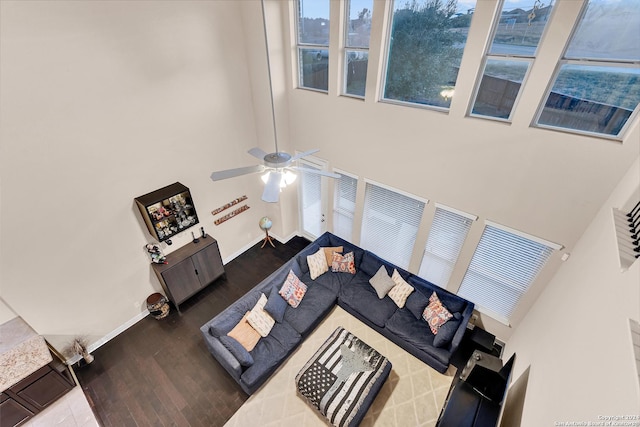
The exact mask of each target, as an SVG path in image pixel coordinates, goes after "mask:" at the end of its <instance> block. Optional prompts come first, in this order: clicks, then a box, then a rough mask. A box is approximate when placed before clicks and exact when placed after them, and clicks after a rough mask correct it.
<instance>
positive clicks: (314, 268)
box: [307, 248, 329, 280]
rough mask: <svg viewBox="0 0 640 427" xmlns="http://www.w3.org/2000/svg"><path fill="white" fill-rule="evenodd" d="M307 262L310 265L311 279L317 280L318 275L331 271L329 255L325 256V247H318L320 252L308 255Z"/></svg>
mask: <svg viewBox="0 0 640 427" xmlns="http://www.w3.org/2000/svg"><path fill="white" fill-rule="evenodd" d="M307 264H308V265H309V274H310V275H311V280H316V277H318V276H320V275H321V274H324V273H326V272H327V271H329V265H328V264H327V257H326V256H325V253H324V249H323V248H320V249H318V252H316V253H314V254H313V255H308V256H307Z"/></svg>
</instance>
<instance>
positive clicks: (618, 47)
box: [536, 0, 640, 138]
mask: <svg viewBox="0 0 640 427" xmlns="http://www.w3.org/2000/svg"><path fill="white" fill-rule="evenodd" d="M639 25H640V8H639V7H638V3H637V2H632V1H619V0H589V1H588V2H587V3H585V10H583V14H582V17H581V19H580V21H579V24H578V26H577V29H576V30H575V32H574V34H573V36H572V37H571V40H570V42H569V45H568V46H567V49H566V51H565V54H564V58H563V59H562V60H561V61H560V64H559V66H558V69H557V71H556V75H555V78H554V81H553V85H552V87H551V89H550V91H549V93H548V94H547V96H546V100H545V102H544V104H543V105H542V106H541V110H540V111H539V113H538V118H537V120H536V124H537V125H538V126H541V127H548V128H554V129H558V128H560V129H566V130H569V131H573V132H577V133H587V134H592V135H595V136H605V137H609V138H616V137H620V135H621V134H622V133H623V131H624V129H625V126H626V124H627V123H628V122H629V120H630V118H631V116H632V115H633V113H634V110H637V109H638V103H640V67H639V65H640V43H638V26H639Z"/></svg>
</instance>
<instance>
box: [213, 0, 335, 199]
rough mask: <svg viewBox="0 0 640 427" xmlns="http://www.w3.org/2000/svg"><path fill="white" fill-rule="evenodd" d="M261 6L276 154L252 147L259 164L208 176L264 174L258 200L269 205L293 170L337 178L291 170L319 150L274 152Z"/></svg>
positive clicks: (293, 176)
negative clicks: (299, 160)
mask: <svg viewBox="0 0 640 427" xmlns="http://www.w3.org/2000/svg"><path fill="white" fill-rule="evenodd" d="M261 3H262V23H263V28H264V43H265V48H266V51H267V71H268V75H269V93H270V95H271V118H272V120H273V137H274V142H275V147H276V150H275V152H273V153H267V152H265V151H264V150H262V149H261V148H258V147H254V148H252V149H250V150H249V151H248V153H249V154H251V155H252V156H254V157H256V158H258V159H260V160H261V161H262V164H259V165H255V166H246V167H242V168H234V169H227V170H222V171H216V172H213V173H212V174H211V179H212V180H213V181H220V180H223V179H228V178H235V177H237V176H241V175H248V174H252V173H260V172H265V173H264V174H263V175H262V180H263V181H264V183H265V186H264V191H263V193H262V200H264V201H265V202H269V203H276V202H277V201H278V198H279V196H280V191H281V190H282V189H283V188H284V187H286V186H287V185H289V184H291V183H293V181H295V179H296V173H295V171H296V170H303V171H304V172H305V173H307V172H308V173H312V174H316V175H322V176H327V177H330V178H340V175H339V174H337V173H331V172H326V171H322V170H318V169H313V168H300V167H298V166H295V163H294V162H295V161H296V160H298V159H301V158H303V157H306V156H310V155H311V154H313V153H316V152H318V151H320V150H319V149H313V150H309V151H305V152H303V153H299V154H296V155H295V156H292V155H291V154H288V153H285V152H284V151H280V150H278V134H277V131H276V112H275V107H274V104H273V87H272V84H271V62H270V59H269V42H268V39H267V21H266V17H265V10H264V0H262V1H261Z"/></svg>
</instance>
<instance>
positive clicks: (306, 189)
mask: <svg viewBox="0 0 640 427" xmlns="http://www.w3.org/2000/svg"><path fill="white" fill-rule="evenodd" d="M305 169H315V170H320V168H318V167H314V166H312V165H310V164H309V163H304V162H303V161H300V169H299V171H300V172H301V173H300V201H301V204H302V210H301V213H302V218H301V222H302V230H303V231H304V232H306V233H307V234H309V235H310V236H312V237H319V236H320V235H321V234H322V182H321V175H318V174H314V173H309V172H305V171H304V170H305Z"/></svg>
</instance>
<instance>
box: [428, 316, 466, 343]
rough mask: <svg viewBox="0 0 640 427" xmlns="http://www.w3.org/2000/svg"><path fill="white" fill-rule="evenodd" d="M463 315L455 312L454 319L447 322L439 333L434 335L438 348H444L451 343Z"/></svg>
mask: <svg viewBox="0 0 640 427" xmlns="http://www.w3.org/2000/svg"><path fill="white" fill-rule="evenodd" d="M461 319H462V315H461V314H460V313H453V319H450V320H449V321H448V322H447V323H445V324H444V325H442V326H440V329H438V334H437V335H436V336H435V337H433V345H435V346H436V347H438V348H443V347H446V346H448V345H449V343H450V342H451V340H452V339H453V336H454V335H455V334H456V332H458V328H459V327H460V322H461Z"/></svg>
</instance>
